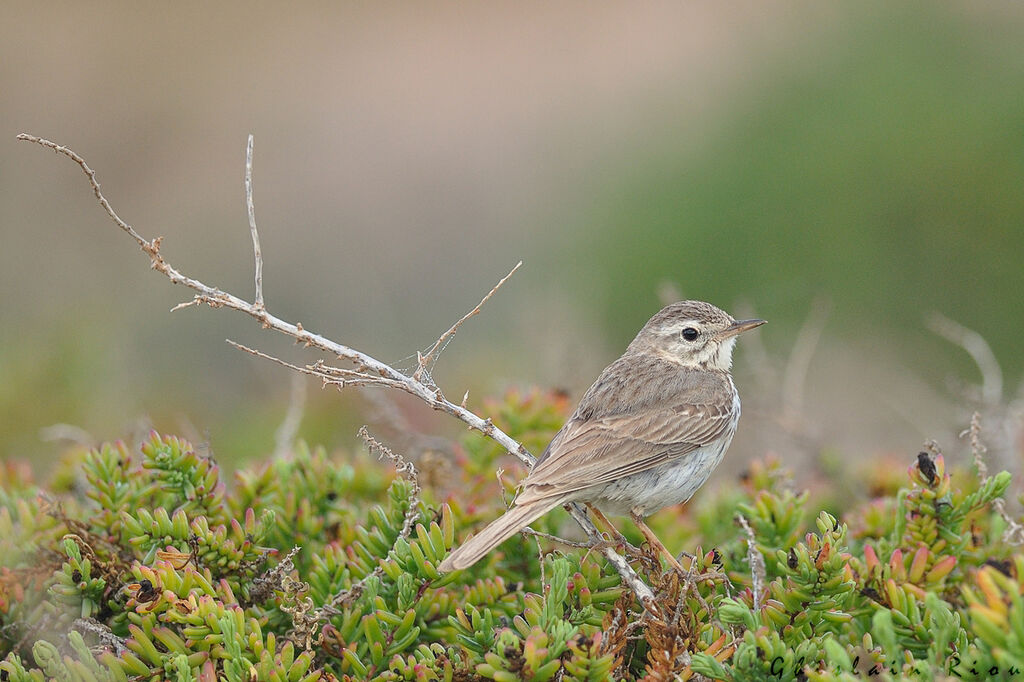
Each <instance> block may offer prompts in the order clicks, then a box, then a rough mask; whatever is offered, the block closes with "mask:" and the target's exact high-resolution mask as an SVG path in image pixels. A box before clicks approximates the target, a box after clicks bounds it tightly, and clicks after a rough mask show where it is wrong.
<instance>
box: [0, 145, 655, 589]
mask: <svg viewBox="0 0 1024 682" xmlns="http://www.w3.org/2000/svg"><path fill="white" fill-rule="evenodd" d="M17 139H19V140H22V141H26V142H32V143H34V144H38V145H40V146H42V147H46V148H47V149H51V150H53V151H54V152H56V153H58V154H61V155H63V156H66V157H67V158H69V159H71V160H72V161H74V162H75V163H76V164H77V165H78V166H79V167H80V168H81V169H82V172H83V173H85V175H86V177H88V179H89V184H90V185H91V186H92V190H93V194H94V195H95V196H96V199H97V201H98V202H99V204H100V206H101V207H102V208H103V210H104V211H105V212H106V214H107V215H108V216H109V217H110V219H111V220H112V221H113V222H114V223H115V224H116V225H117V226H118V227H119V228H120V229H121V230H122V231H124V232H125V233H127V234H128V235H129V236H131V238H132V239H134V240H135V242H136V243H137V244H138V245H139V248H140V249H141V250H142V251H143V253H145V254H146V255H147V256H148V257H149V260H150V266H151V267H152V268H153V269H154V270H157V271H158V272H160V273H161V274H163V275H164V276H165V277H167V278H168V279H169V280H170V281H171V283H173V284H179V285H182V286H185V287H187V288H189V289H191V290H192V291H194V292H195V294H194V295H193V297H192V300H190V301H187V302H184V303H182V304H180V305H178V306H175V308H173V310H178V309H180V308H184V307H189V306H194V305H208V306H210V307H211V308H230V309H233V310H238V311H240V312H243V313H245V314H246V315H249V316H250V317H252V318H254V319H255V320H256V321H258V322H259V323H260V325H261V326H262V327H263V328H264V329H273V330H274V331H277V332H278V333H281V334H284V335H286V336H289V337H291V338H293V339H295V340H296V342H298V343H301V344H302V345H304V346H306V347H313V348H316V349H318V350H321V351H323V352H325V353H329V354H331V355H333V356H334V357H337V358H339V359H343V360H347V361H349V362H351V363H352V364H353V365H354V369H346V368H338V367H331V366H328V365H327V364H326V363H324V362H323V361H322V360H321V361H318V362H317V363H315V364H314V365H311V366H309V367H306V368H300V367H298V366H297V365H293V364H291V363H287V362H284V361H283V360H278V359H277V358H274V357H272V356H270V355H267V354H265V353H260V352H258V351H254V350H252V349H248V348H245V347H244V346H241V345H239V344H233V345H235V346H236V347H238V348H241V349H243V350H246V351H247V352H250V353H252V354H254V355H257V356H258V357H262V358H266V359H269V360H272V361H274V362H277V363H279V364H281V365H284V366H286V367H289V368H291V369H293V370H295V371H298V372H301V373H304V374H311V375H313V376H318V377H320V378H321V379H322V380H323V381H324V382H325V383H333V384H336V385H338V386H339V387H340V386H345V385H359V386H384V387H388V388H394V389H397V390H400V391H405V392H406V393H409V394H410V395H413V396H415V397H417V398H419V399H420V400H421V401H423V402H424V403H426V404H427V405H429V406H430V407H431V408H433V409H435V410H438V411H440V412H445V413H446V414H449V415H451V416H453V417H455V418H457V419H459V420H461V421H462V422H464V423H465V424H467V425H468V426H469V428H471V429H474V430H476V431H479V432H480V433H482V434H483V435H485V436H486V437H488V438H490V439H492V440H494V441H495V442H496V443H498V444H499V445H501V446H502V447H504V448H505V449H506V450H507V451H508V452H509V453H510V454H511V455H513V456H515V457H517V458H518V459H519V460H520V461H522V462H523V463H525V464H526V465H527V466H529V467H532V466H533V463H534V461H535V458H534V457H533V455H531V454H530V453H529V452H527V450H526V448H525V447H523V445H522V444H521V443H518V442H516V441H515V440H514V439H513V438H511V437H510V436H509V435H508V434H506V433H504V432H503V431H502V430H501V429H499V428H497V427H496V426H495V425H494V424H493V423H492V422H491V420H490V419H483V418H481V417H480V416H478V415H477V414H475V413H474V412H472V411H470V410H469V409H467V408H466V407H465V405H464V404H462V405H457V404H455V403H452V402H450V401H449V400H447V399H446V398H445V397H444V395H442V393H441V390H440V389H439V388H438V387H437V386H436V385H434V383H433V381H432V380H428V381H427V382H424V381H421V380H420V379H419V378H418V377H417V374H418V375H420V376H422V374H423V368H424V367H425V366H426V364H427V363H428V362H430V359H431V358H433V357H434V355H435V354H436V352H437V349H438V348H440V347H441V345H442V344H443V343H444V341H445V340H446V339H447V338H450V337H451V336H452V335H453V334H455V332H456V331H457V330H458V327H459V326H460V325H461V324H462V323H463V322H464V321H465V320H467V319H469V318H470V317H472V316H473V315H475V314H477V313H478V312H479V311H480V307H481V306H482V305H483V304H484V303H486V302H487V300H488V299H489V298H490V297H491V296H492V295H493V294H494V292H495V291H497V289H498V288H499V287H500V286H501V285H502V284H503V283H504V282H505V281H506V280H507V279H508V278H509V277H510V276H511V275H512V273H514V272H515V271H516V270H517V269H518V268H519V264H517V265H516V266H515V267H514V268H513V269H512V270H511V271H510V272H509V274H508V275H506V276H505V277H504V278H503V279H502V280H501V281H499V282H498V284H497V285H496V286H495V287H494V288H493V289H492V290H491V291H490V292H489V293H488V294H487V296H484V298H483V299H482V300H481V301H480V303H479V304H478V305H477V306H476V307H475V308H474V309H473V310H471V311H470V312H469V313H468V314H467V315H465V316H464V317H463V318H462V319H460V320H459V321H458V322H456V323H455V324H454V325H452V327H450V328H449V330H448V331H447V332H445V333H444V334H442V335H441V337H440V338H439V339H438V341H437V343H435V344H434V347H433V348H431V349H430V350H428V351H427V354H426V356H423V355H422V354H421V355H420V356H419V366H418V367H417V372H414V373H413V375H412V376H407V375H405V374H403V373H402V372H400V371H398V370H397V369H395V368H394V367H392V366H390V365H388V364H386V363H383V362H381V361H379V360H377V359H376V358H374V357H372V356H370V355H368V354H366V353H363V352H360V351H358V350H356V349H354V348H350V347H348V346H346V345H344V344H340V343H337V342H335V341H332V340H331V339H328V338H326V337H324V336H321V335H320V334H316V333H313V332H310V331H308V330H306V329H305V328H304V327H303V326H302V325H301V324H300V323H295V324H292V323H290V322H287V321H285V320H282V319H280V318H278V317H276V316H274V315H271V314H270V313H269V312H267V310H266V307H265V305H263V302H262V268H263V265H262V261H263V257H262V253H261V252H260V249H259V244H258V236H257V234H256V231H255V227H254V225H255V218H254V216H255V212H254V211H253V213H252V214H251V215H252V217H253V219H252V220H251V221H250V234H251V235H252V237H253V246H254V249H253V257H254V260H255V262H256V270H257V273H258V274H257V300H256V302H254V303H249V302H248V301H245V300H242V299H240V298H238V297H237V296H234V295H232V294H229V293H227V292H224V291H221V290H220V289H218V288H216V287H211V286H209V285H207V284H204V283H203V282H201V281H199V280H197V279H194V278H192V277H188V276H186V275H184V274H182V273H181V272H179V271H178V270H177V269H176V268H174V267H173V266H172V265H171V264H170V263H168V262H167V261H166V260H164V258H163V256H162V255H161V254H160V243H161V240H162V237H155V238H153V239H152V240H147V239H145V238H144V237H142V235H140V234H139V233H138V232H137V231H136V230H135V229H134V228H133V227H132V226H131V225H129V224H128V223H127V222H125V221H124V220H122V219H121V217H120V216H118V215H117V213H116V212H115V211H114V209H113V207H112V206H111V205H110V202H109V201H107V198H106V197H105V196H104V195H103V192H102V191H101V190H100V185H99V182H98V181H97V180H96V172H95V171H93V170H92V168H90V167H89V165H88V164H87V163H86V162H85V159H83V158H82V157H81V156H79V155H78V154H76V153H75V152H74V151H72V150H71V149H68V148H67V147H64V146H62V145H59V144H57V143H55V142H51V141H50V140H46V139H43V138H40V137H36V136H35V135H29V134H25V133H22V134H20V135H18V138H17ZM247 149H248V147H247ZM248 157H249V155H248V154H247V169H246V177H247V180H248V181H249V182H248V183H247V190H249V191H247V203H248V199H249V198H250V196H249V195H251V168H250V167H249V159H248ZM232 343H233V342H232ZM424 358H427V361H426V362H424ZM570 513H571V514H572V517H573V518H574V519H575V520H576V522H577V523H578V524H580V526H581V527H582V528H583V529H584V531H585V532H586V533H587V535H588V537H590V539H591V540H592V541H594V542H599V541H600V533H599V532H598V530H597V528H596V527H595V526H594V525H593V523H591V522H590V520H589V519H588V518H587V516H586V514H585V512H584V511H583V510H582V509H581V508H580V507H578V506H576V505H573V508H572V509H571V510H570ZM602 553H603V554H604V556H605V557H606V558H607V559H608V561H609V562H610V563H611V564H612V565H613V566H614V567H615V569H616V571H617V572H618V573H619V575H620V576H621V578H622V580H623V582H625V583H626V584H627V585H628V586H629V587H630V589H631V590H632V591H633V593H634V594H635V595H636V596H637V598H638V599H639V600H640V601H641V603H643V604H644V605H645V607H647V608H649V609H653V608H656V607H655V606H654V605H653V599H654V593H653V592H652V591H651V589H650V587H648V586H647V584H646V583H644V582H643V581H642V580H641V579H640V577H639V576H637V574H636V572H635V571H634V570H633V569H632V568H631V567H630V566H629V564H628V563H627V562H626V560H625V559H624V558H623V557H621V556H620V555H619V554H618V553H617V552H615V550H614V549H612V548H610V547H606V548H604V549H602Z"/></svg>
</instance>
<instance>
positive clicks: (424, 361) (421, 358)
mask: <svg viewBox="0 0 1024 682" xmlns="http://www.w3.org/2000/svg"><path fill="white" fill-rule="evenodd" d="M522 265H523V261H519V262H518V263H516V265H515V267H514V268H512V269H511V270H509V272H508V274H507V275H505V276H504V277H502V278H501V279H500V280H498V283H497V284H495V285H494V287H493V288H492V289H491V290H490V291H488V292H487V295H486V296H484V297H483V298H482V299H480V302H479V303H477V304H476V307H475V308H473V309H472V310H470V311H469V312H468V313H466V314H465V315H463V316H462V317H460V318H459V321H458V322H456V323H455V324H453V325H452V326H451V327H450V328H449V329H448V331H446V332H445V333H444V334H441V336H440V337H439V338H438V339H437V341H436V342H434V345H433V346H431V348H430V350H428V351H427V352H426V354H422V355H421V354H419V353H417V354H416V359H417V364H418V365H419V366H418V367H417V368H416V371H415V372H414V373H413V375H412V378H413V379H415V380H416V381H419V380H420V378H421V377H422V376H423V373H424V371H426V369H427V366H428V365H429V364H430V362H431V361H432V360H433V359H434V354H435V353H437V350H438V349H439V348H440V347H441V346H442V345H443V344H444V343H445V341H447V340H448V339H450V338H451V337H453V336H455V332H457V331H458V330H459V327H461V326H462V323H463V322H465V321H466V320H468V319H469V318H471V317H473V316H474V315H476V314H478V313H479V312H480V309H481V308H483V306H484V304H485V303H487V301H489V300H490V299H491V296H494V294H495V292H497V291H498V289H500V288H501V285H502V284H504V283H505V282H507V281H508V278H509V277H511V276H512V275H514V274H515V272H516V270H518V269H519V268H520V267H521V266H522Z"/></svg>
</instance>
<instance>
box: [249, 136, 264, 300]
mask: <svg viewBox="0 0 1024 682" xmlns="http://www.w3.org/2000/svg"><path fill="white" fill-rule="evenodd" d="M245 208H246V210H247V212H248V213H249V232H250V233H251V234H252V253H253V257H254V258H255V260H256V300H255V301H254V305H255V306H256V307H258V308H262V307H263V252H262V251H261V250H260V234H259V232H257V231H256V204H255V203H254V202H253V200H252V135H249V142H248V143H247V144H246V146H245Z"/></svg>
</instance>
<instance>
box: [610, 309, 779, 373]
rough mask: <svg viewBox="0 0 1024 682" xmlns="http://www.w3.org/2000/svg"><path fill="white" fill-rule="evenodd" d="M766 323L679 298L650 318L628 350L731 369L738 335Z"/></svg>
mask: <svg viewBox="0 0 1024 682" xmlns="http://www.w3.org/2000/svg"><path fill="white" fill-rule="evenodd" d="M764 323H765V321H764V320H735V319H733V317H732V316H731V315H729V313H727V312H725V311H724V310H722V309H720V308H716V307H715V306H713V305H711V304H710V303H705V302H703V301H679V302H678V303H673V304H671V305H667V306H665V307H664V308H662V309H661V310H660V311H659V312H658V313H656V314H655V315H654V317H652V318H651V319H650V320H648V321H647V324H645V325H644V328H643V329H641V330H640V333H639V334H637V335H636V338H635V339H633V342H632V343H631V344H629V350H628V351H627V352H643V353H658V354H660V355H662V356H664V357H665V358H666V359H668V360H671V361H672V362H677V363H679V364H681V365H683V366H685V367H693V368H694V369H718V370H725V371H728V370H729V369H730V368H731V367H732V350H733V346H734V345H735V344H736V336H737V335H738V334H740V333H741V332H745V331H747V330H748V329H753V328H754V327H760V326H761V325H762V324H764Z"/></svg>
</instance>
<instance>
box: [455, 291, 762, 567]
mask: <svg viewBox="0 0 1024 682" xmlns="http://www.w3.org/2000/svg"><path fill="white" fill-rule="evenodd" d="M762 324H764V320H740V321H737V320H734V319H733V318H732V317H731V316H730V315H729V314H728V313H726V312H724V311H722V310H719V309H718V308H716V307H715V306H713V305H711V304H710V303H704V302H703V301H681V302H679V303H673V304H672V305H669V306H666V307H665V308H663V309H662V310H661V311H660V312H658V313H657V314H656V315H655V316H654V317H652V318H651V319H650V320H648V322H647V324H645V325H644V327H643V329H641V330H640V333H638V334H637V335H636V338H635V339H633V342H632V343H630V344H629V347H628V348H627V349H626V352H625V353H623V355H622V357H620V358H619V359H618V360H616V361H615V362H613V363H612V364H610V365H609V366H608V367H606V368H605V370H604V371H603V372H601V376H599V377H598V378H597V381H595V382H594V385H593V386H591V387H590V388H589V389H588V390H587V392H586V393H585V394H584V396H583V399H582V400H580V404H579V405H578V406H577V408H576V411H575V412H573V414H572V416H571V417H570V418H569V421H568V422H566V424H565V426H563V427H562V429H561V430H560V431H559V432H558V433H557V434H555V437H554V438H553V439H552V440H551V443H550V444H549V445H548V447H547V449H546V450H545V451H544V453H543V454H542V455H541V456H540V458H539V459H538V460H537V463H536V464H535V465H534V467H533V470H532V471H531V472H530V474H529V475H528V476H527V477H526V478H525V479H524V480H523V482H522V483H521V484H520V486H519V493H518V494H517V496H516V499H515V506H513V507H512V508H511V509H509V510H508V511H507V512H505V514H504V515H503V516H501V517H499V518H498V519H497V520H495V521H493V522H492V523H491V524H490V525H488V526H487V527H486V528H484V529H483V530H482V531H480V532H479V533H477V534H476V535H474V536H473V537H472V538H470V539H469V540H467V541H466V542H465V543H464V544H463V545H462V546H460V547H458V548H457V549H455V550H454V551H453V552H452V553H451V554H450V555H449V556H448V557H447V558H446V559H445V560H444V561H443V562H441V565H440V566H439V567H438V568H439V570H441V571H451V570H455V569H460V568H467V567H469V566H472V565H473V564H474V563H476V562H477V561H479V560H480V558H481V557H483V556H484V555H485V554H487V553H488V552H490V551H491V550H492V549H494V548H495V547H497V546H498V545H499V544H501V543H502V542H504V541H505V540H507V539H508V538H510V537H512V536H513V535H515V534H516V533H517V532H518V531H519V530H521V529H522V528H524V527H525V526H527V525H528V524H529V523H531V522H533V521H534V520H536V519H537V518H539V517H540V516H542V515H543V514H545V513H546V512H548V511H550V510H551V509H554V508H555V507H557V506H559V505H563V504H567V503H569V502H584V503H587V504H588V505H591V506H592V507H596V509H597V510H600V511H602V512H605V513H609V514H629V515H630V516H631V517H632V518H633V521H634V523H636V525H637V527H638V528H639V529H640V530H641V532H643V534H644V537H645V538H647V540H648V542H649V543H650V544H651V545H652V546H653V547H656V548H658V549H659V550H661V551H663V552H664V553H665V554H666V556H667V557H668V558H669V561H670V563H673V564H674V565H676V566H678V563H677V562H676V561H675V559H674V558H673V557H672V555H671V553H669V552H668V551H667V550H665V548H664V546H663V545H662V544H661V542H660V541H659V540H658V539H657V537H656V536H655V535H654V533H653V532H652V531H651V530H650V528H648V527H647V524H645V523H644V518H645V517H646V516H648V515H650V514H653V513H654V512H656V511H658V510H659V509H661V508H663V507H667V506H670V505H675V504H679V503H681V502H685V501H686V500H688V499H690V496H692V495H693V494H694V493H695V492H696V491H697V489H698V488H700V487H701V486H702V485H703V484H704V482H705V481H706V480H707V479H708V476H710V475H711V472H712V471H713V470H714V468H715V467H716V466H718V463H719V462H721V461H722V456H723V455H725V451H726V449H727V448H728V447H729V443H730V442H731V441H732V437H733V434H734V433H736V424H737V423H738V422H739V418H740V397H739V393H737V392H736V386H735V385H734V384H733V381H732V375H731V374H730V373H729V370H730V369H731V367H732V351H733V347H734V346H735V344H736V336H737V335H738V334H740V333H741V332H744V331H747V330H748V329H753V328H754V327H758V326H760V325H762Z"/></svg>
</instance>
